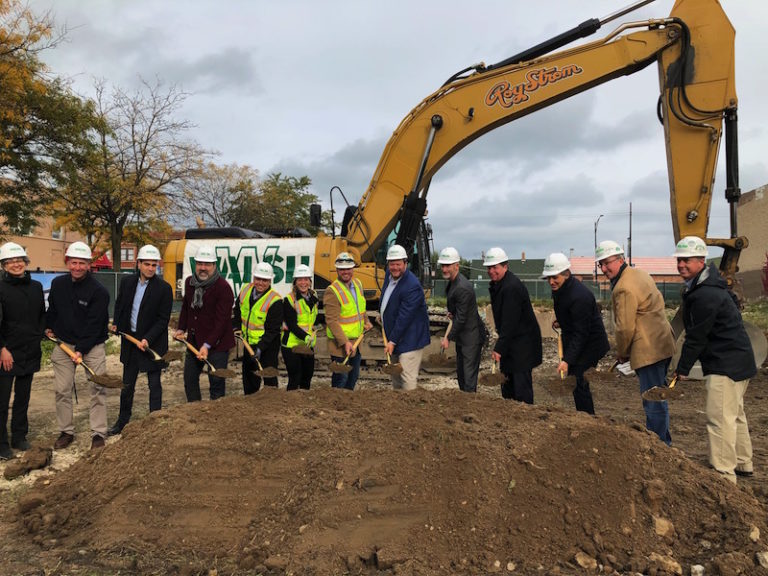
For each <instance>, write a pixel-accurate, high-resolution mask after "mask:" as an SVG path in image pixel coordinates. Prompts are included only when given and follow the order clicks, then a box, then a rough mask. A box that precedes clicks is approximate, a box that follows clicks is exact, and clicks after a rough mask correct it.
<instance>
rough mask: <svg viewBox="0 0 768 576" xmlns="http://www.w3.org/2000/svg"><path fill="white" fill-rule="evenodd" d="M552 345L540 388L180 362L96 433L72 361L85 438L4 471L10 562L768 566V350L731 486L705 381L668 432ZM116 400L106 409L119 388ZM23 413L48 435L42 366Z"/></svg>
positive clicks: (73, 567)
mask: <svg viewBox="0 0 768 576" xmlns="http://www.w3.org/2000/svg"><path fill="white" fill-rule="evenodd" d="M555 356H556V346H555V343H554V341H552V340H549V339H548V340H546V341H545V357H546V360H545V363H544V365H543V366H541V367H540V368H538V369H536V371H535V372H534V391H535V402H536V403H535V405H534V406H528V405H522V404H519V403H516V402H512V401H505V400H503V399H502V398H501V396H500V391H499V389H498V388H497V387H481V388H480V390H479V392H478V394H476V395H471V394H464V393H461V392H459V391H458V388H457V385H456V381H455V379H454V376H453V375H450V374H448V375H443V374H431V375H430V374H426V373H423V374H422V379H421V384H422V387H421V388H420V389H419V390H417V391H413V392H395V391H393V390H392V389H391V387H390V386H389V385H388V381H387V379H386V377H385V376H384V375H382V374H381V373H380V372H378V371H377V370H375V369H369V370H364V372H363V375H362V377H361V380H360V382H359V384H358V388H357V390H355V391H354V392H347V391H339V390H334V389H331V388H330V374H329V373H328V372H327V370H322V369H321V370H319V371H318V374H317V375H316V377H315V379H314V381H313V385H312V390H310V391H296V392H287V391H286V390H285V389H284V387H285V381H286V378H285V375H284V374H283V375H282V376H281V379H280V381H281V389H279V390H274V389H265V390H262V391H261V392H259V393H257V394H255V395H253V396H249V397H244V396H243V395H242V385H241V382H240V379H239V378H237V379H233V380H230V381H228V384H227V397H226V398H224V399H221V400H218V401H215V402H211V401H209V400H204V401H203V402H199V403H194V404H186V402H185V399H184V389H183V384H182V376H181V364H180V363H178V362H177V363H174V364H172V365H171V367H170V368H169V369H168V370H167V371H166V372H165V373H164V377H163V389H164V397H163V406H164V408H163V410H161V411H159V412H155V413H153V414H151V415H148V414H147V404H148V398H147V386H146V379H145V377H144V376H143V375H142V376H140V380H139V383H138V385H137V393H136V402H135V407H134V418H133V420H132V421H131V423H130V424H129V425H128V426H127V427H126V428H125V430H124V431H123V434H122V436H119V437H115V438H110V439H109V440H108V442H107V446H106V447H105V448H104V449H100V450H96V451H91V450H89V448H90V431H89V425H88V404H89V402H88V391H87V385H86V384H85V381H84V377H83V376H82V375H79V376H78V392H79V403H78V404H77V405H76V407H75V412H76V427H77V430H76V438H75V442H74V444H73V445H72V446H70V447H69V448H67V449H64V450H60V451H55V452H53V459H52V461H51V463H50V465H49V466H47V467H46V468H44V469H42V470H36V471H33V472H31V473H29V474H27V475H24V476H22V477H20V478H17V479H14V480H10V481H8V480H5V479H0V513H1V514H2V518H3V521H2V522H0V564H1V565H2V568H0V573H2V574H4V575H6V574H19V575H33V574H34V575H38V574H71V575H91V574H115V575H117V574H185V575H187V574H205V575H214V574H217V575H224V574H232V575H234V574H265V575H266V574H311V575H325V574H405V575H407V574H492V573H498V574H590V573H591V574H597V573H604V574H616V573H618V574H651V575H654V574H655V575H661V574H675V573H677V574H686V575H687V574H690V573H691V568H692V566H696V565H701V566H703V567H704V570H705V572H704V573H705V574H707V575H712V574H721V575H723V576H730V575H734V576H735V575H737V574H768V569H766V568H765V567H762V566H761V562H768V512H767V511H768V374H767V373H766V369H765V368H761V370H760V372H759V374H758V376H757V377H756V378H754V379H753V381H752V383H751V384H750V386H749V390H748V392H747V396H746V401H745V404H746V412H747V416H748V418H749V423H750V428H751V432H752V442H753V446H754V455H755V459H754V465H755V473H754V476H752V477H751V478H740V479H739V483H738V485H732V484H730V483H728V482H727V481H725V480H724V479H723V478H721V477H720V476H719V475H718V474H717V473H715V472H714V471H712V470H710V469H708V466H707V437H706V431H705V425H706V421H705V415H704V401H705V392H704V386H703V383H701V382H692V381H685V382H680V383H679V384H678V386H679V387H681V388H682V389H683V391H684V395H683V397H682V398H680V399H677V400H675V401H674V402H671V403H670V412H671V432H672V439H673V446H672V447H671V448H669V447H667V446H666V445H664V444H663V443H661V442H660V441H659V440H658V439H657V438H656V437H655V436H654V435H652V434H650V433H648V432H646V430H645V425H644V423H645V419H644V413H643V410H642V406H641V401H640V396H639V393H638V385H637V380H636V378H634V377H627V376H620V375H618V374H617V373H616V372H610V373H609V372H607V369H608V367H609V365H610V362H611V360H610V359H606V360H605V364H604V365H601V366H600V367H599V368H600V370H601V371H598V372H594V373H592V375H591V376H590V381H591V383H592V389H593V392H594V397H595V406H596V412H597V415H596V416H595V417H592V416H588V415H586V414H582V413H577V412H575V411H574V409H573V400H572V399H571V398H570V397H569V396H565V397H563V396H558V395H553V394H551V393H550V392H548V388H547V387H545V386H544V385H543V384H544V383H546V382H548V381H549V380H550V379H551V378H552V376H553V375H554V374H553V372H554V366H555ZM231 366H232V367H235V366H236V364H235V363H234V362H233V363H232V364H231ZM120 370H121V365H120V364H119V362H118V359H117V356H114V355H113V356H110V357H109V363H108V372H110V373H112V374H119V373H120ZM238 370H239V366H238ZM482 370H483V372H487V371H488V370H489V365H487V364H484V365H483V368H482ZM202 388H203V397H204V398H205V397H206V396H207V393H208V385H207V381H206V379H205V378H203V380H202ZM108 406H109V422H110V424H111V423H113V422H114V421H115V419H116V417H117V411H118V406H119V391H118V390H110V391H109V402H108ZM29 413H30V436H29V439H30V440H31V442H32V443H33V444H34V445H37V446H41V447H46V446H47V447H50V446H52V444H53V441H54V440H55V438H56V436H57V435H58V430H57V428H56V423H55V411H54V392H53V379H52V372H51V370H50V369H45V370H44V371H42V372H41V373H39V374H38V375H37V376H36V377H35V380H34V382H33V394H32V401H31V405H30V410H29ZM7 466H8V464H7V463H3V464H0V472H2V471H3V470H4V469H5V468H6V467H7Z"/></svg>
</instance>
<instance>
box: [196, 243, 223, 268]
mask: <svg viewBox="0 0 768 576" xmlns="http://www.w3.org/2000/svg"><path fill="white" fill-rule="evenodd" d="M217 260H218V258H216V251H215V250H214V249H213V246H209V245H208V244H203V245H202V246H200V247H199V248H198V249H197V253H196V254H195V262H213V263H215V262H217Z"/></svg>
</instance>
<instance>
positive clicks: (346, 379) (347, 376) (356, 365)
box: [331, 350, 363, 390]
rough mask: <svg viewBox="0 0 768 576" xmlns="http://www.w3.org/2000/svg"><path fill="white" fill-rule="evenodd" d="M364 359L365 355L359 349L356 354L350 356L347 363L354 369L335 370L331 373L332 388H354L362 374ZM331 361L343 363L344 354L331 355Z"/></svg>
mask: <svg viewBox="0 0 768 576" xmlns="http://www.w3.org/2000/svg"><path fill="white" fill-rule="evenodd" d="M362 359H363V357H362V355H361V354H360V351H359V350H358V351H357V353H356V354H355V355H354V356H350V357H349V361H348V362H347V365H349V366H352V370H350V371H349V372H346V373H340V372H333V373H332V374H331V388H345V389H347V390H354V389H355V384H357V378H358V377H359V376H360V362H361V361H362ZM331 362H336V363H338V364H341V363H342V362H344V356H331Z"/></svg>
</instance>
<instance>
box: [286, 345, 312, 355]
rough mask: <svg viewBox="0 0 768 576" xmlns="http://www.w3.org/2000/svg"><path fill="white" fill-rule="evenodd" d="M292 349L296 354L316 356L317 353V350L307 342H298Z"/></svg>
mask: <svg viewBox="0 0 768 576" xmlns="http://www.w3.org/2000/svg"><path fill="white" fill-rule="evenodd" d="M291 350H293V353H294V354H301V355H302V356H314V355H315V351H314V350H313V349H312V348H310V347H309V346H307V345H306V344H297V345H296V346H294V347H293V348H291Z"/></svg>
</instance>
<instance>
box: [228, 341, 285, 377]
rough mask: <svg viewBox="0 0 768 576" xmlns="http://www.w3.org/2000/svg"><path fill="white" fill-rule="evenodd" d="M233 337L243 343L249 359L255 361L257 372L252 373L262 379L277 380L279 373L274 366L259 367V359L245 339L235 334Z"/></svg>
mask: <svg viewBox="0 0 768 576" xmlns="http://www.w3.org/2000/svg"><path fill="white" fill-rule="evenodd" d="M235 337H236V338H237V339H238V340H240V342H242V343H243V347H244V348H245V350H246V352H248V354H250V355H251V358H253V359H254V360H255V361H256V365H257V366H258V367H259V369H258V370H254V371H253V373H254V374H256V376H261V377H262V378H277V377H278V376H279V375H280V371H279V370H278V369H277V368H275V367H274V366H267V367H266V368H264V367H263V366H262V365H261V362H259V359H258V358H256V352H254V351H253V348H251V345H250V344H248V342H247V341H246V340H245V338H243V337H242V336H241V335H240V334H235Z"/></svg>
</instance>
